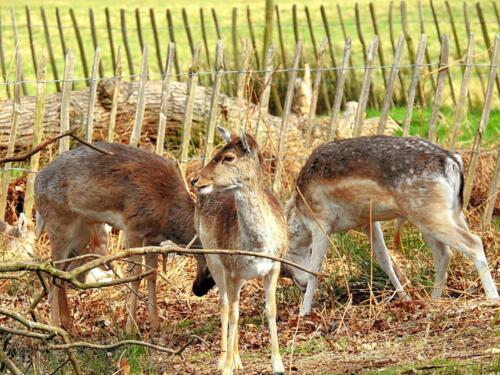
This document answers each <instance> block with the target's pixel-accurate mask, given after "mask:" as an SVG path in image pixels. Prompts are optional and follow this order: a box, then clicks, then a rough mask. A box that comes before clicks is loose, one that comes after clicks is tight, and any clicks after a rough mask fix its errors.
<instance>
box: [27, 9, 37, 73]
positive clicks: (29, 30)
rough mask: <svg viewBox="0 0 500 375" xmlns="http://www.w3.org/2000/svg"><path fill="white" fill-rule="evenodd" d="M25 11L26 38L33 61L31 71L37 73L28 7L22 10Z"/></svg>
mask: <svg viewBox="0 0 500 375" xmlns="http://www.w3.org/2000/svg"><path fill="white" fill-rule="evenodd" d="M24 9H25V10H26V28H27V29H28V37H29V41H30V50H31V60H32V61H33V71H34V72H35V74H36V72H37V67H36V64H37V62H38V61H37V58H36V51H35V41H34V39H33V28H32V25H31V11H30V8H29V6H27V5H26V6H25V8H24Z"/></svg>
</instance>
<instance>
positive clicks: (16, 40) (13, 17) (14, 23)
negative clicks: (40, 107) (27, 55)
mask: <svg viewBox="0 0 500 375" xmlns="http://www.w3.org/2000/svg"><path fill="white" fill-rule="evenodd" d="M10 20H11V22H12V34H13V35H14V45H15V46H16V48H17V47H18V46H19V32H18V30H17V21H16V13H15V12H14V9H13V8H10ZM19 69H21V71H20V74H21V79H20V81H21V82H22V83H21V87H22V89H23V94H24V95H28V87H27V86H26V82H25V81H24V73H23V67H22V65H21V66H20V67H19Z"/></svg>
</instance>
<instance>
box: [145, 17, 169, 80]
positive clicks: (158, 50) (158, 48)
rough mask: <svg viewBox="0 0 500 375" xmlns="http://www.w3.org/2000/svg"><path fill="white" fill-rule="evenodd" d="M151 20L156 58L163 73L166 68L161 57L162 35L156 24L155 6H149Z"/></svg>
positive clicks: (159, 69)
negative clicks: (159, 33)
mask: <svg viewBox="0 0 500 375" xmlns="http://www.w3.org/2000/svg"><path fill="white" fill-rule="evenodd" d="M149 20H150V22H151V29H152V30H153V37H154V41H155V50H156V59H157V60H158V71H159V72H160V73H161V74H163V72H164V70H163V60H162V58H161V44H160V36H159V35H158V27H157V25H156V15H155V10H154V8H149ZM167 60H168V59H167Z"/></svg>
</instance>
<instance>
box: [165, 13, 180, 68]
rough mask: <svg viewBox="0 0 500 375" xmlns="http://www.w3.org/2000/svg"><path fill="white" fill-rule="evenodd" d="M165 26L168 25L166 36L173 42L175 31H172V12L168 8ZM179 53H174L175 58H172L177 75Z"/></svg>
mask: <svg viewBox="0 0 500 375" xmlns="http://www.w3.org/2000/svg"><path fill="white" fill-rule="evenodd" d="M167 26H168V37H169V39H170V42H171V43H174V44H176V43H175V33H174V30H175V28H174V21H173V20H172V13H171V12H170V9H167ZM178 56H179V54H178V53H176V54H175V59H174V66H175V74H177V75H179V73H180V71H181V70H180V67H179V58H178Z"/></svg>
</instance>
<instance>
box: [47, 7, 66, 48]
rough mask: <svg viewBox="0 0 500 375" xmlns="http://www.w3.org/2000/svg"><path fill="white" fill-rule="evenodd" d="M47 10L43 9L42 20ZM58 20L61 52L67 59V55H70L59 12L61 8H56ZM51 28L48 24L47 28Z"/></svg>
mask: <svg viewBox="0 0 500 375" xmlns="http://www.w3.org/2000/svg"><path fill="white" fill-rule="evenodd" d="M44 13H45V10H43V8H42V20H43V18H44V17H43V15H44ZM56 20H57V31H58V33H59V40H60V42H61V51H62V55H63V56H64V57H65V58H66V53H68V47H67V46H66V39H65V38H64V25H63V22H62V17H61V12H59V8H56ZM48 27H49V23H48V22H47V28H48Z"/></svg>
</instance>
